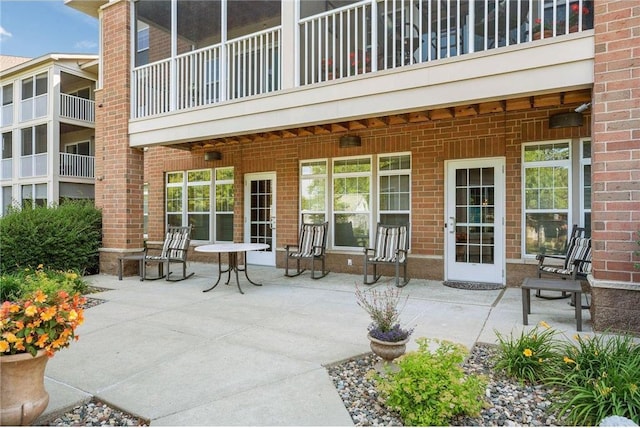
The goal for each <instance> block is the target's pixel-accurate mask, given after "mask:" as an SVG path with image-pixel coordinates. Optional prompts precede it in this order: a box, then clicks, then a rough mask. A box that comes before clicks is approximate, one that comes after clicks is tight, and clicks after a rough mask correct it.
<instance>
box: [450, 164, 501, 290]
mask: <svg viewBox="0 0 640 428" xmlns="http://www.w3.org/2000/svg"><path fill="white" fill-rule="evenodd" d="M491 167H493V168H494V184H493V191H494V216H493V225H494V227H493V247H492V250H493V261H494V262H493V263H475V262H469V261H467V262H461V261H458V260H456V259H457V253H456V251H457V250H460V249H463V251H466V250H465V249H464V248H465V246H464V245H461V246H459V248H456V235H457V233H456V223H457V219H456V170H457V169H465V168H468V169H474V168H491ZM444 168H445V186H444V187H445V210H444V213H445V218H444V221H445V239H444V241H445V251H444V275H445V280H449V281H472V282H486V283H498V284H503V285H504V284H506V274H505V272H506V258H505V242H506V241H505V230H504V229H505V208H506V197H505V194H506V184H505V174H504V171H505V158H504V157H492V158H480V159H459V160H447V161H445V163H444ZM470 210H471V208H469V217H470V216H471V211H470ZM478 211H480V209H478ZM478 215H479V214H478ZM467 221H468V222H472V223H473V224H475V223H476V221H477V222H479V223H480V222H482V221H484V223H482V225H483V226H486V225H488V224H491V223H487V222H486V221H487V217H483V219H478V220H476V221H473V220H472V219H470V218H468V219H467ZM468 225H469V223H466V222H465V223H461V226H460V227H465V226H468ZM469 227H472V226H469ZM470 247H471V245H470V246H468V247H466V248H467V249H472V248H470ZM476 248H485V247H476ZM463 257H466V254H465V256H463Z"/></svg>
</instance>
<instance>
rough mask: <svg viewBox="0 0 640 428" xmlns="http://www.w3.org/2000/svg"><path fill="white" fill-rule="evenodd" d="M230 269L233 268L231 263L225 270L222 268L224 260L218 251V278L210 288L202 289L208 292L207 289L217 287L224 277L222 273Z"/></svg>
mask: <svg viewBox="0 0 640 428" xmlns="http://www.w3.org/2000/svg"><path fill="white" fill-rule="evenodd" d="M229 269H231V265H229V268H228V269H227V270H224V271H223V270H222V260H221V258H220V253H218V280H217V281H216V283H215V284H213V285H212V286H211V287H210V288H207V289H206V290H202V292H203V293H206V292H207V291H211V290H213V289H214V288H216V286H217V285H218V283H219V282H220V279H221V278H222V274H223V273H225V272H227V271H228V270H229Z"/></svg>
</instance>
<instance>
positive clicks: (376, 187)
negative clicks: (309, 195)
mask: <svg viewBox="0 0 640 428" xmlns="http://www.w3.org/2000/svg"><path fill="white" fill-rule="evenodd" d="M400 156H408V160H409V168H403V169H394V170H388V171H386V170H382V169H381V168H380V163H381V161H382V160H383V159H385V158H393V157H400ZM351 159H368V160H369V165H370V170H369V171H368V172H355V173H336V172H335V164H336V161H342V160H351ZM317 162H324V163H325V166H326V172H325V173H324V174H322V173H320V174H304V173H303V167H304V166H305V165H310V164H313V163H317ZM412 169H413V153H412V152H410V151H402V152H390V153H378V154H363V155H355V156H337V157H333V158H331V157H329V158H313V159H303V160H300V161H299V177H298V219H299V222H300V224H302V223H304V222H305V218H306V217H308V216H314V215H323V216H324V219H325V220H324V221H327V222H329V228H330V230H331V233H330V235H331V237H330V238H329V239H328V241H327V245H328V247H329V248H330V249H332V250H337V251H361V250H362V248H363V247H362V246H345V245H336V243H335V233H336V232H335V231H336V221H335V216H336V214H341V213H343V214H347V213H348V212H347V211H337V210H336V209H335V205H334V203H335V179H336V177H338V178H340V177H363V176H367V177H369V180H370V181H369V211H368V212H367V217H368V226H369V231H368V237H367V240H368V241H367V242H368V243H367V245H366V246H369V243H371V242H373V240H374V239H375V233H376V224H377V223H378V222H380V218H381V216H383V215H385V214H406V215H407V218H408V220H407V222H408V223H411V213H412V203H413V184H412V183H411V177H412ZM388 176H408V180H409V189H408V190H409V206H408V209H407V210H383V209H381V207H380V200H381V194H380V189H381V186H380V180H381V178H382V177H388ZM309 178H316V179H325V198H324V199H325V200H324V208H323V209H321V210H309V209H303V203H302V199H303V196H302V192H303V187H304V186H303V184H302V183H303V180H305V179H309ZM357 213H360V212H357Z"/></svg>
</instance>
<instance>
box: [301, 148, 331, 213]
mask: <svg viewBox="0 0 640 428" xmlns="http://www.w3.org/2000/svg"><path fill="white" fill-rule="evenodd" d="M326 206H327V161H326V160H321V161H307V162H302V163H301V164H300V210H301V216H302V222H303V223H324V222H325V221H326Z"/></svg>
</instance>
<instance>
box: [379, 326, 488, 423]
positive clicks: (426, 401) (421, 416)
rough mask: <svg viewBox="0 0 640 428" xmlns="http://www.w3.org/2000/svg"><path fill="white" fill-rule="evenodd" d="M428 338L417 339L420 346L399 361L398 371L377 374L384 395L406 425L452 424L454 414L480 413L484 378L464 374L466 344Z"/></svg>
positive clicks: (469, 414) (472, 414)
mask: <svg viewBox="0 0 640 428" xmlns="http://www.w3.org/2000/svg"><path fill="white" fill-rule="evenodd" d="M429 342H430V341H429V339H425V338H420V339H418V340H417V343H418V346H419V349H418V351H415V352H409V353H407V354H406V355H405V356H404V357H403V358H401V359H400V360H398V361H397V364H398V366H399V370H398V371H397V372H395V373H394V372H393V370H386V372H385V374H384V375H383V376H380V375H377V374H376V375H374V379H375V380H376V381H377V385H378V386H377V388H378V390H379V391H380V395H381V397H383V398H384V399H385V401H386V404H387V405H388V406H389V408H391V409H394V410H397V411H398V412H399V413H400V415H401V416H402V418H403V421H404V423H405V424H406V425H421V426H428V425H438V426H443V425H449V424H450V421H451V419H452V418H454V417H455V416H463V415H468V416H477V415H479V414H480V410H482V407H483V403H484V400H483V397H484V388H485V385H486V382H485V380H484V378H482V377H480V376H476V375H469V376H467V375H465V373H464V370H463V369H462V366H461V363H462V362H463V361H464V358H465V356H466V355H467V353H468V352H467V350H466V349H465V348H464V346H462V345H459V344H455V343H452V342H448V341H437V340H434V341H433V342H435V343H438V344H439V346H438V347H437V348H436V349H435V350H434V351H431V350H430V349H429Z"/></svg>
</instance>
